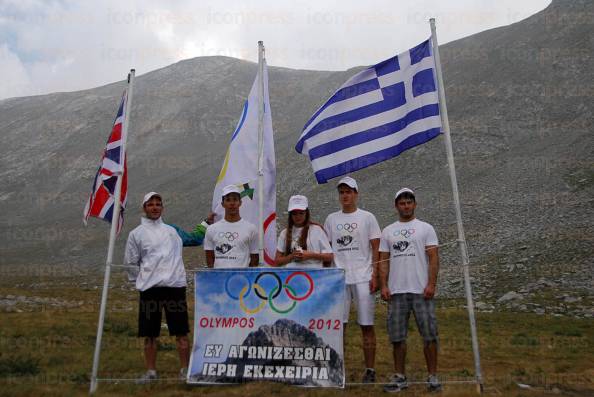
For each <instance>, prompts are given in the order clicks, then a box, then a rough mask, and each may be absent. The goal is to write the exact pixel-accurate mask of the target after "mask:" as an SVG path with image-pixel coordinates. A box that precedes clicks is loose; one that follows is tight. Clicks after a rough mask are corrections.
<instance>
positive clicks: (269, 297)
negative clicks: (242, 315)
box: [225, 272, 314, 314]
mask: <svg viewBox="0 0 594 397" xmlns="http://www.w3.org/2000/svg"><path fill="white" fill-rule="evenodd" d="M298 276H301V277H304V278H305V279H306V280H307V282H308V284H309V287H308V289H307V291H306V292H305V293H304V294H303V295H300V296H298V295H297V292H296V291H295V288H294V287H292V286H291V285H289V283H290V282H291V280H293V278H295V277H298ZM264 277H272V278H273V279H274V280H275V281H276V284H277V285H275V286H274V287H273V288H272V289H271V290H270V291H269V292H268V293H267V292H266V290H265V289H264V287H262V286H261V285H260V284H258V281H260V280H261V279H263V278H264ZM235 278H242V279H243V284H244V285H243V287H242V288H241V290H240V291H239V294H235V293H234V292H232V291H231V288H230V285H229V282H230V281H231V280H233V279H235ZM281 290H284V291H285V294H286V295H287V297H288V298H289V299H290V300H291V301H292V303H291V304H289V306H288V307H285V308H280V307H278V306H276V305H275V303H274V300H275V298H277V297H278V296H279V295H280V293H281ZM313 290H314V282H313V279H312V278H311V276H310V275H309V274H307V273H306V272H293V273H291V274H289V275H288V276H287V278H286V279H285V282H284V283H283V282H282V281H281V278H280V277H279V276H278V275H277V274H276V273H274V272H262V273H260V274H258V276H256V279H255V280H254V282H253V283H252V282H251V281H250V279H249V278H247V276H245V275H244V274H239V273H236V274H232V275H231V276H229V277H227V280H226V281H225V292H227V295H228V296H229V297H230V298H231V299H233V300H238V301H239V307H241V309H242V310H243V311H244V312H246V313H247V314H255V313H258V312H259V311H260V310H262V308H264V306H265V305H266V302H268V305H269V306H270V308H271V309H272V310H273V311H275V312H276V313H280V314H286V313H289V312H290V311H292V310H293V309H295V306H297V302H299V301H304V300H306V299H307V298H309V296H310V295H311V294H312V293H313ZM252 291H253V292H254V293H255V295H256V296H257V297H258V298H259V299H260V300H261V302H260V303H258V304H257V305H256V306H255V307H252V308H250V307H248V306H247V305H246V302H245V300H246V298H247V297H248V296H249V295H250V294H251V293H252Z"/></svg>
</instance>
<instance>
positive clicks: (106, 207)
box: [83, 91, 128, 233]
mask: <svg viewBox="0 0 594 397" xmlns="http://www.w3.org/2000/svg"><path fill="white" fill-rule="evenodd" d="M127 99H128V98H127V91H124V94H123V95H122V101H121V102H120V107H119V109H118V114H117V116H116V118H115V121H114V123H113V128H112V130H111V134H110V135H109V139H108V140H107V144H106V145H105V151H104V152H103V157H102V158H101V165H100V166H99V170H98V171H97V174H96V175H95V181H94V182H93V190H92V192H91V196H90V197H89V201H88V202H87V205H86V206H85V210H84V218H83V222H84V223H85V225H86V224H87V220H88V219H89V217H90V216H93V217H95V218H101V219H103V220H105V221H107V222H109V223H111V221H112V218H113V209H114V202H115V197H114V196H115V188H116V183H117V180H118V176H119V175H121V174H122V173H123V176H122V178H123V179H122V190H121V194H120V203H121V209H120V217H119V218H120V219H119V221H118V228H117V231H118V233H119V232H120V230H121V229H122V225H123V224H124V208H125V207H126V199H127V194H128V172H127V167H126V153H125V150H124V147H123V143H124V142H125V141H126V137H125V136H123V135H124V129H123V125H124V116H125V114H126V105H127Z"/></svg>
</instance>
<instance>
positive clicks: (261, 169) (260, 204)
mask: <svg viewBox="0 0 594 397" xmlns="http://www.w3.org/2000/svg"><path fill="white" fill-rule="evenodd" d="M264 62H265V60H264V42H262V41H258V251H259V253H260V261H259V262H260V263H259V264H260V266H263V265H264Z"/></svg>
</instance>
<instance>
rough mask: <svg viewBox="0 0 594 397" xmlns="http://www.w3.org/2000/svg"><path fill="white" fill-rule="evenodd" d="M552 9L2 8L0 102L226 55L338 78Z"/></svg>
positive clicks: (423, 2)
mask: <svg viewBox="0 0 594 397" xmlns="http://www.w3.org/2000/svg"><path fill="white" fill-rule="evenodd" d="M549 3H550V0H448V1H445V0H433V1H430V0H416V1H412V0H411V1H408V0H407V1H404V0H367V1H361V0H342V1H338V0H336V1H328V0H315V1H311V0H310V1H305V0H293V1H282V0H276V1H271V0H261V1H248V0H243V1H236V0H218V1H211V0H200V1H197V0H194V1H191V0H171V1H168V2H166V1H160V0H130V1H124V0H101V1H98V0H97V1H90V0H89V1H85V0H0V76H2V84H0V99H2V98H8V97H14V96H24V95H37V94H43V93H48V92H55V91H73V90H79V89H85V88H92V87H96V86H100V85H103V84H108V83H111V82H114V81H118V80H122V79H123V78H124V77H125V76H126V74H127V72H128V70H129V69H130V68H136V71H137V75H141V74H143V73H146V72H149V71H151V70H154V69H157V68H160V67H164V66H167V65H170V64H172V63H174V62H177V61H179V60H182V59H187V58H193V57H197V56H207V55H226V56H231V57H235V58H241V59H246V60H250V61H256V60H257V41H258V40H263V41H264V44H265V46H266V58H267V61H268V64H269V65H271V66H285V67H290V68H297V69H317V70H345V69H348V68H351V67H354V66H359V65H370V64H374V63H377V62H379V61H381V60H383V59H385V58H388V57H390V56H392V55H395V54H397V53H399V52H402V51H404V50H406V49H408V48H410V47H412V46H414V45H415V44H418V43H419V42H421V41H423V40H424V39H425V38H427V37H429V35H430V31H429V25H428V19H429V18H430V17H435V18H436V20H437V34H438V38H439V42H440V43H441V44H443V43H446V42H449V41H452V40H455V39H459V38H462V37H465V36H468V35H471V34H473V33H477V32H480V31H483V30H486V29H490V28H494V27H497V26H502V25H508V24H510V23H514V22H517V21H519V20H521V19H524V18H526V17H527V16H529V15H532V14H534V13H535V12H538V11H540V10H542V9H543V8H545V7H546V6H547V5H548V4H549Z"/></svg>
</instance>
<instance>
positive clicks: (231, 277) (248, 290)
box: [225, 274, 252, 300]
mask: <svg viewBox="0 0 594 397" xmlns="http://www.w3.org/2000/svg"><path fill="white" fill-rule="evenodd" d="M233 277H242V278H243V279H244V280H245V282H246V283H247V286H246V287H247V288H246V291H245V293H244V292H243V288H242V289H241V291H242V292H241V293H240V295H241V296H242V298H245V297H247V296H248V294H249V293H250V291H251V289H252V282H251V281H250V280H249V279H248V278H247V277H246V276H245V275H243V274H233V275H231V276H230V277H227V281H225V292H227V295H229V298H231V299H233V300H239V296H235V295H233V294H232V293H231V291H229V281H231V279H233Z"/></svg>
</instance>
